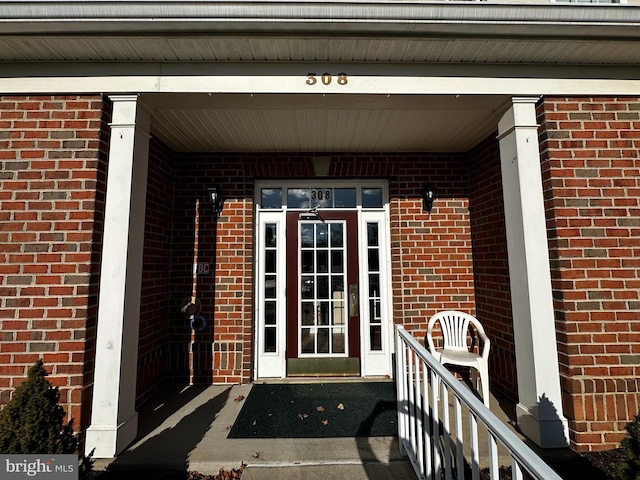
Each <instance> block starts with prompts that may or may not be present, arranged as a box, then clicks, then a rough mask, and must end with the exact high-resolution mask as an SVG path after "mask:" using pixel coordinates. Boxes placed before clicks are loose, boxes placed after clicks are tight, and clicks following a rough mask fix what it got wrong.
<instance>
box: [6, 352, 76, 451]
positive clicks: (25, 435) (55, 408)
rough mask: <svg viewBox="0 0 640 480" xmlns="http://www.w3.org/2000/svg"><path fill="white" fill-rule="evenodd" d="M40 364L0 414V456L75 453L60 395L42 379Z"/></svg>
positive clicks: (73, 436) (31, 371)
mask: <svg viewBox="0 0 640 480" xmlns="http://www.w3.org/2000/svg"><path fill="white" fill-rule="evenodd" d="M46 376H47V372H46V371H45V369H44V368H43V367H42V360H38V362H36V364H35V365H34V366H33V367H31V368H30V369H29V375H28V378H27V380H26V381H25V382H24V383H23V384H22V385H20V386H19V387H18V388H16V390H15V392H14V394H13V397H12V398H11V400H9V402H8V403H7V404H6V405H5V407H4V408H3V409H2V410H0V453H2V454H54V455H57V454H68V453H75V451H76V448H77V440H76V437H75V435H74V434H73V425H72V421H70V422H69V423H67V424H66V425H64V418H65V412H64V410H63V409H62V407H61V406H60V405H59V403H58V402H59V401H60V393H59V392H58V388H57V387H55V388H54V387H53V386H52V385H51V384H50V383H49V382H48V381H47V379H46V378H45V377H46Z"/></svg>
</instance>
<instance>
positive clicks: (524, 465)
mask: <svg viewBox="0 0 640 480" xmlns="http://www.w3.org/2000/svg"><path fill="white" fill-rule="evenodd" d="M438 385H441V388H440V389H438V388H437V386H438ZM433 386H436V388H432V387H433ZM483 388H484V386H483ZM396 389H397V401H398V439H399V443H400V450H401V453H403V454H405V455H407V456H408V457H409V460H410V461H411V464H412V465H413V469H414V471H415V473H416V475H417V476H418V478H419V479H421V480H422V479H426V480H435V479H437V480H440V479H441V478H444V479H445V480H452V479H454V478H455V479H457V480H465V479H466V478H469V479H471V480H479V478H480V471H481V467H482V466H481V451H482V461H486V463H487V464H488V465H487V467H488V469H489V474H490V478H491V479H496V480H497V479H499V478H500V477H499V470H500V465H499V464H500V459H501V458H506V459H507V461H509V457H510V463H511V478H512V479H513V480H523V479H525V478H532V479H537V480H561V479H560V477H559V476H558V475H557V474H556V473H555V472H554V471H553V470H552V469H551V468H550V467H549V466H548V465H547V464H546V463H544V461H543V460H542V459H541V458H540V457H538V455H536V454H535V453H534V452H533V451H532V450H531V449H530V448H529V447H528V446H527V445H526V444H525V443H524V442H523V441H522V440H521V439H520V438H518V437H517V436H516V435H515V434H514V433H513V432H512V431H511V430H509V428H508V427H507V426H506V425H504V424H503V423H502V421H500V420H499V419H498V418H497V417H496V416H495V415H494V414H493V413H491V411H490V410H489V409H488V408H487V407H485V406H484V404H483V403H482V401H480V400H479V399H478V398H476V397H475V395H474V394H473V393H472V392H471V391H470V390H469V389H468V388H466V387H465V386H464V385H462V384H461V382H460V380H458V379H456V378H455V377H454V376H453V375H452V374H451V373H450V372H449V371H448V370H447V369H446V368H444V367H443V366H442V365H440V363H438V362H437V361H436V360H435V358H434V357H433V356H432V355H431V354H430V353H429V351H428V350H427V349H426V348H425V347H423V346H422V345H421V344H420V343H419V342H418V341H417V340H416V339H415V338H414V337H413V336H411V334H409V333H408V332H407V331H406V330H405V329H404V328H403V327H400V326H399V327H397V329H396ZM450 395H451V397H452V405H451V404H450V403H449V399H450ZM463 410H464V411H466V412H468V419H466V418H465V419H463ZM451 417H453V424H452V418H451ZM467 433H468V436H469V439H468V443H467V442H466V440H465V438H464V437H465V435H466V434H467ZM481 433H482V434H484V435H486V441H487V443H486V444H485V445H486V451H485V448H483V447H482V444H481V443H480V437H481ZM499 452H505V453H504V455H503V454H502V453H499ZM487 467H485V468H487ZM441 474H442V475H443V476H442V477H441Z"/></svg>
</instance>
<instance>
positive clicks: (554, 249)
mask: <svg viewBox="0 0 640 480" xmlns="http://www.w3.org/2000/svg"><path fill="white" fill-rule="evenodd" d="M538 118H539V123H540V124H541V127H540V143H541V155H542V171H543V180H544V189H545V199H546V210H547V220H548V222H547V228H548V232H549V238H550V254H551V271H552V282H553V295H554V301H555V304H554V308H555V316H556V325H557V331H558V348H559V359H560V372H561V381H562V389H563V394H564V395H563V396H564V399H565V404H564V411H565V414H566V415H567V416H568V418H569V420H570V429H571V431H572V432H571V442H572V444H573V445H574V446H575V447H576V448H577V449H578V450H593V449H608V448H612V447H615V446H617V444H618V442H619V441H620V440H621V439H622V438H623V437H624V426H625V424H626V423H627V422H628V421H629V420H630V419H632V418H633V416H634V415H635V414H637V413H638V409H639V407H640V403H639V402H640V380H639V378H640V298H639V292H640V274H639V271H640V269H639V267H640V159H639V157H640V99H638V98H551V97H549V98H545V99H544V100H543V101H542V102H541V103H540V105H539V107H538Z"/></svg>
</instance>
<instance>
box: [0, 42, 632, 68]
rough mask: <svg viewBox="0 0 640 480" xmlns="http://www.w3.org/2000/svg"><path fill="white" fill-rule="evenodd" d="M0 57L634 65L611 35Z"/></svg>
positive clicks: (31, 45) (11, 48)
mask: <svg viewBox="0 0 640 480" xmlns="http://www.w3.org/2000/svg"><path fill="white" fill-rule="evenodd" d="M0 61H6V62H33V61H46V62H60V61H65V62H67V61H102V62H110V61H125V62H126V61H131V62H179V61H188V62H237V61H242V62H251V61H259V62H270V61H271V62H300V61H305V62H384V63H398V62H403V63H485V64H519V65H522V64H556V65H637V64H640V48H638V42H637V41H631V40H611V39H608V40H606V39H601V40H598V41H593V40H582V39H579V40H566V39H565V40H559V39H539V38H528V39H497V38H464V37H460V38H433V37H426V38H415V37H400V38H367V37H357V38H347V37H335V36H329V37H272V36H251V37H241V36H223V37H201V36H190V37H176V36H169V37H165V36H145V37H122V36H117V37H108V36H98V37H91V38H88V37H84V38H83V37H65V36H46V37H40V38H36V37H32V36H17V37H8V36H0Z"/></svg>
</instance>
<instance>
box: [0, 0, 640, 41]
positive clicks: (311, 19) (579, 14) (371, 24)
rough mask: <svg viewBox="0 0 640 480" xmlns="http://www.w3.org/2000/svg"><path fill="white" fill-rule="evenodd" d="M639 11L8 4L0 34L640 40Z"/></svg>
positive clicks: (41, 0) (19, 0)
mask: <svg viewBox="0 0 640 480" xmlns="http://www.w3.org/2000/svg"><path fill="white" fill-rule="evenodd" d="M638 27H640V8H638V7H637V6H632V5H623V4H615V5H600V4H594V5H584V4H562V3H539V4H537V3H536V4H531V3H524V2H519V3H516V2H514V3H512V4H504V3H500V4H495V3H489V2H444V1H410V0H409V1H393V0H389V1H366V0H361V1H354V0H349V1H340V0H336V1H326V0H291V1H286V0H284V1H283V0H280V1H261V0H246V1H243V0H227V1H224V0H223V1H208V0H207V1H204V0H189V1H176V0H174V1H161V0H54V1H45V0H9V1H0V34H20V35H28V34H46V33H50V34H60V33H63V34H79V33H85V34H106V33H111V34H113V33H123V34H128V35H131V34H134V35H145V34H152V33H163V34H170V33H194V34H198V33H209V34H211V33H225V32H226V33H229V32H233V33H243V32H253V33H256V32H263V33H264V32H272V33H284V32H297V33H311V32H313V33H315V34H327V33H334V34H336V35H341V34H343V35H346V34H349V35H354V34H358V33H362V34H372V33H376V34H394V35H398V34H409V35H423V34H435V35H443V34H445V35H489V36H499V37H504V36H529V35H530V36H536V37H540V36H550V37H551V36H553V37H555V38H558V37H564V36H566V37H575V36H579V37H582V38H606V37H608V38H638V37H639V36H640V28H638Z"/></svg>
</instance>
